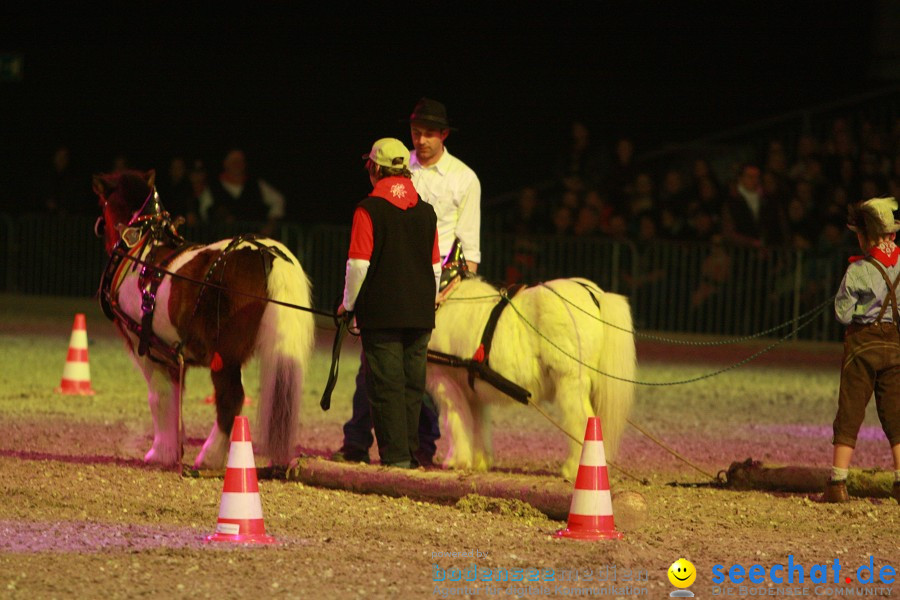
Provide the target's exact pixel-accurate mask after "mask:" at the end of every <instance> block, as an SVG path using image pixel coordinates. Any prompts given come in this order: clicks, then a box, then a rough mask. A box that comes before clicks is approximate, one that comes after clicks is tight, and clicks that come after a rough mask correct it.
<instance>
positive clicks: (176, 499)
mask: <svg viewBox="0 0 900 600" xmlns="http://www.w3.org/2000/svg"><path fill="white" fill-rule="evenodd" d="M74 312H86V313H87V315H88V332H89V337H90V338H91V345H90V357H91V369H92V378H93V387H94V389H95V390H96V391H97V394H96V395H95V396H94V397H91V398H75V397H60V396H56V395H55V394H54V393H53V388H54V387H55V386H56V385H57V384H58V383H59V382H58V379H59V376H60V374H61V370H62V366H63V362H64V360H65V354H66V345H67V342H68V334H69V329H70V327H71V321H72V315H73V314H74ZM318 333H319V334H320V351H319V352H317V355H316V359H315V361H314V364H313V368H312V369H311V373H310V375H309V376H308V382H309V385H308V389H307V390H306V398H305V407H304V411H303V433H302V437H301V444H302V451H303V452H305V453H307V454H312V455H327V454H328V453H329V452H330V451H331V450H333V449H335V448H336V447H337V446H338V444H339V441H340V435H341V434H340V425H341V423H342V422H343V421H344V420H345V419H346V418H347V416H348V415H349V410H350V394H351V393H352V378H353V375H354V374H355V366H356V365H355V361H356V360H357V359H356V358H355V357H356V356H358V346H354V345H350V346H348V347H347V348H346V351H345V354H344V362H343V364H342V376H341V381H340V383H339V385H338V388H337V391H336V393H335V403H334V406H333V408H332V410H331V411H330V412H328V413H322V412H321V411H320V410H319V409H318V405H317V399H318V395H319V394H320V393H321V389H322V386H323V384H324V380H325V374H326V368H327V352H326V351H327V349H328V346H329V345H330V342H331V332H330V331H328V330H324V329H322V330H319V332H318ZM0 342H2V343H0V365H2V367H0V597H4V598H5V597H9V598H99V597H110V598H133V597H147V598H172V597H190V598H206V597H209V598H218V599H221V598H243V597H270V596H274V597H284V598H301V597H304V598H309V597H316V598H420V597H433V596H435V595H441V594H445V595H446V594H448V593H452V591H453V590H459V589H461V586H464V585H467V584H465V582H457V583H450V582H447V581H445V582H442V583H441V582H435V581H434V572H435V571H434V565H435V564H437V565H438V566H439V567H440V568H441V569H444V570H448V569H452V568H453V567H459V568H465V567H468V566H470V565H471V564H473V563H474V564H476V565H477V566H478V568H479V569H483V568H491V569H497V568H501V569H516V568H529V567H535V568H540V569H550V568H552V569H555V572H556V573H562V571H564V570H565V571H569V572H571V571H573V570H576V569H577V570H579V572H580V573H581V576H582V577H583V575H584V574H585V573H586V571H587V570H590V571H591V572H592V573H593V575H592V577H593V580H592V581H590V582H586V581H581V582H566V583H565V585H566V586H568V587H569V591H570V592H571V590H572V588H573V587H580V588H584V589H587V588H589V587H596V588H602V589H606V590H609V592H608V593H607V596H606V597H610V598H615V597H622V598H625V597H631V596H632V595H634V594H631V593H628V592H629V590H628V589H627V588H628V586H630V587H631V590H630V591H631V592H634V591H635V589H644V590H646V592H645V594H644V596H645V597H651V598H663V597H668V593H669V592H670V591H671V590H672V589H673V588H672V586H671V585H670V583H669V581H668V579H667V578H666V570H667V568H668V566H669V565H670V564H671V563H672V562H673V561H675V560H676V559H677V558H679V557H685V558H687V559H689V560H690V561H691V562H692V563H693V564H694V565H695V567H696V569H697V571H698V578H697V582H696V583H695V584H694V585H693V586H692V589H693V591H694V592H695V593H696V594H697V596H698V597H709V596H710V595H711V591H712V590H711V585H712V581H711V577H712V567H713V565H715V564H723V565H725V566H726V568H727V567H728V566H730V565H731V564H733V563H741V564H743V565H747V566H749V565H750V564H753V563H756V564H761V565H763V566H766V567H768V566H771V565H773V564H776V563H785V562H786V561H787V560H788V556H789V555H793V560H794V562H798V563H802V564H805V565H808V566H811V565H812V564H814V563H826V562H827V563H829V564H832V563H833V562H834V560H835V559H839V560H840V562H841V563H842V564H843V565H845V566H850V567H852V568H853V569H855V568H856V567H857V566H859V565H862V564H863V563H866V562H867V561H868V559H869V556H870V555H873V556H874V558H873V560H874V562H875V564H876V565H878V566H881V565H885V564H892V565H893V566H894V567H895V568H896V567H900V550H898V545H897V539H898V534H900V506H898V505H897V504H896V503H894V502H893V501H890V500H887V499H884V500H883V499H855V500H854V501H853V502H851V503H850V504H847V505H840V506H839V505H828V504H823V503H821V502H820V501H819V497H818V494H814V493H811V494H770V493H763V492H734V491H725V490H719V489H715V488H713V487H710V486H708V485H705V484H707V483H708V479H707V477H706V476H704V475H702V474H701V473H700V472H698V471H697V470H695V469H693V468H692V467H690V466H687V465H685V464H684V463H682V462H680V461H678V460H677V459H675V458H674V457H672V456H671V455H670V454H669V453H667V452H666V451H664V450H663V449H661V448H660V447H659V446H658V445H656V444H655V443H653V442H652V441H650V440H649V439H647V438H646V437H644V436H643V435H641V434H639V433H638V432H637V431H635V430H634V429H629V430H628V431H627V432H626V435H625V438H624V441H623V443H622V446H621V448H620V449H619V455H618V457H617V464H619V465H620V466H621V467H622V468H624V469H626V470H628V471H629V472H631V473H634V474H636V475H638V476H640V477H645V478H647V479H649V485H643V484H641V483H638V482H635V481H633V480H631V479H628V478H627V477H624V476H622V475H620V474H617V473H616V472H615V471H614V472H613V475H612V482H611V486H612V492H613V494H614V496H616V502H615V503H614V512H615V517H616V520H617V526H618V528H619V530H620V531H622V532H624V533H625V537H624V539H623V540H620V541H603V542H576V541H569V540H562V539H558V538H556V537H555V536H554V533H555V532H556V531H557V530H559V529H560V528H562V527H564V526H565V523H564V522H557V521H551V520H549V519H547V518H546V517H544V516H542V515H540V514H536V513H535V512H534V511H531V510H529V508H528V507H527V505H523V504H521V503H519V502H518V501H517V500H516V499H509V500H508V501H506V502H501V503H490V502H484V501H481V502H479V501H477V499H476V501H470V502H464V503H460V504H459V505H455V506H453V505H450V506H442V505H436V504H429V503H423V502H418V501H415V500H411V499H406V498H400V499H396V498H388V497H384V496H366V495H357V494H351V493H348V492H339V491H331V490H324V489H317V488H312V487H308V486H304V485H301V484H298V483H284V482H278V481H263V482H261V484H260V497H261V499H262V504H263V511H264V515H265V521H266V526H267V530H268V533H270V534H272V535H274V536H275V537H276V538H277V539H278V540H279V544H278V545H277V546H275V547H266V548H243V547H235V546H230V545H208V544H206V543H205V542H204V541H203V538H204V536H206V535H208V534H210V533H212V532H213V530H214V529H215V524H216V518H217V514H218V507H219V501H220V498H221V491H222V481H221V480H215V479H185V478H182V477H181V476H180V475H179V474H177V473H173V472H165V471H160V470H154V469H149V468H146V467H144V466H143V465H142V464H141V460H140V459H141V457H142V456H143V453H144V452H145V451H146V450H147V448H148V447H149V443H150V434H149V432H150V421H149V414H148V410H147V407H146V401H145V399H144V394H145V389H144V384H143V381H142V379H141V378H140V376H139V375H138V374H137V373H136V371H134V369H133V368H132V367H131V366H130V364H129V363H128V361H127V359H126V358H125V354H124V351H123V350H122V347H121V344H120V342H119V341H118V340H117V339H116V338H115V334H114V332H113V331H112V329H111V327H110V326H109V325H108V324H107V323H106V322H105V321H104V320H103V319H102V317H101V316H100V315H99V313H98V311H97V310H96V309H95V308H94V305H93V303H91V302H90V301H73V300H63V299H40V298H21V297H15V296H0ZM763 345H765V344H763ZM758 347H760V346H759V345H758V344H746V343H745V344H741V345H736V346H728V347H715V348H705V349H702V350H701V349H696V348H694V347H688V348H687V349H685V347H674V348H673V347H671V346H661V345H649V344H639V358H640V368H639V377H640V378H641V380H642V381H647V382H664V381H674V380H680V379H687V378H692V377H695V376H697V375H701V374H704V373H708V372H711V371H715V370H717V369H720V368H722V367H724V366H727V365H729V364H732V363H733V362H736V361H737V360H740V359H741V358H743V357H745V356H747V355H749V354H752V352H754V351H755V350H756V349H757V348H758ZM839 362H840V347H839V346H838V345H835V344H792V345H789V346H786V347H784V348H779V349H778V350H777V351H776V352H773V353H771V354H770V355H767V356H766V357H765V359H763V360H760V361H757V362H755V363H753V366H748V367H742V368H739V369H736V370H734V371H729V372H728V373H726V374H723V375H720V376H717V377H713V378H710V379H706V380H703V381H702V382H699V383H695V384H687V385H681V386H641V387H639V390H638V399H637V403H636V405H635V407H634V410H633V413H632V419H633V420H634V421H635V422H636V423H638V424H639V425H640V426H641V427H643V428H645V429H647V430H648V431H650V432H651V433H653V434H654V435H655V436H657V437H658V438H660V439H661V440H662V441H663V442H664V443H665V444H667V445H669V446H671V447H672V448H673V449H675V450H677V451H678V452H679V453H681V454H682V455H684V456H685V457H687V458H689V459H690V460H691V461H692V462H694V463H695V465H696V466H697V467H698V468H699V469H701V470H703V471H706V472H708V473H716V472H718V471H719V470H721V469H727V468H728V466H729V465H730V464H731V463H732V462H734V461H743V460H744V459H746V458H754V459H757V460H762V461H763V462H764V463H765V464H767V465H772V466H777V465H786V464H792V465H809V466H826V465H827V464H828V462H829V459H830V422H831V419H832V418H833V411H834V395H835V393H836V390H837V382H838V365H839ZM254 379H255V371H254V369H253V368H252V367H251V369H250V371H249V372H248V375H247V381H248V387H249V388H250V391H251V394H252V393H254V388H253V386H254V384H253V383H251V382H252V381H253V380H254ZM188 386H189V390H188V395H187V397H186V401H185V413H184V414H185V425H186V428H187V433H188V436H189V438H190V444H189V446H188V448H187V456H186V460H192V459H193V457H194V456H195V455H196V453H197V452H198V451H199V444H200V443H201V442H202V439H203V438H204V437H205V435H206V433H207V431H208V428H209V427H210V425H211V422H212V418H213V409H212V407H210V406H209V405H206V404H204V402H203V398H204V397H205V396H206V394H207V393H208V392H209V383H208V379H207V377H206V376H205V375H204V374H202V373H200V372H195V373H193V374H192V375H191V376H190V378H189V380H188ZM252 408H253V407H252V406H251V409H252ZM551 412H552V409H551ZM250 414H251V417H252V410H251V411H250ZM495 445H496V454H497V461H498V465H497V466H498V468H500V469H502V470H504V471H508V472H514V473H525V474H532V475H533V474H539V475H542V476H544V477H546V478H547V481H551V480H553V479H555V478H556V477H558V476H557V469H558V467H559V464H560V461H561V459H562V457H563V456H564V454H565V438H564V437H563V436H562V434H561V433H559V432H558V431H557V430H556V429H555V428H554V427H553V426H552V425H550V424H549V423H547V422H546V421H545V420H544V419H543V417H541V416H540V415H539V414H537V413H536V412H535V411H533V410H531V409H526V408H523V407H520V406H518V405H510V406H509V407H506V408H504V409H502V410H501V411H499V412H498V414H497V417H496V437H495ZM445 449H446V446H445V441H443V440H442V441H441V443H440V447H439V453H440V452H443V451H444V450H445ZM888 458H889V457H888V450H887V443H886V442H885V440H884V437H883V434H882V433H881V431H880V427H879V425H878V423H877V419H876V418H875V417H874V411H870V414H869V416H868V418H867V420H866V423H865V426H864V429H863V431H862V434H861V436H860V443H859V448H858V451H857V455H856V457H855V460H854V464H855V465H856V466H860V467H870V468H881V469H886V468H889V466H890V463H889V460H888ZM257 460H258V464H259V465H260V466H261V465H262V464H264V459H263V458H261V457H257ZM371 468H373V469H374V468H376V467H371ZM691 484H699V485H691ZM625 492H633V493H630V494H626V493H625ZM636 494H639V498H643V501H644V504H643V507H642V506H641V505H640V503H635V502H634V500H635V498H637V497H638V496H636ZM629 497H630V500H631V502H630V503H629V502H626V501H625V499H626V498H629ZM469 550H471V551H472V552H473V554H474V553H475V551H478V552H479V553H481V554H482V555H485V556H482V557H477V556H476V557H472V558H469V557H447V556H442V555H440V554H439V553H446V552H450V551H457V552H459V551H469ZM614 565H615V566H616V567H617V571H616V573H617V575H616V577H617V578H618V579H617V581H616V582H612V581H609V580H607V581H605V582H600V581H597V579H598V577H599V576H600V575H601V574H602V573H604V572H605V573H606V574H607V579H609V577H610V575H609V574H610V573H611V570H610V569H611V568H612V566H614ZM627 569H630V570H631V572H632V574H633V576H638V575H639V576H640V577H642V578H643V579H645V580H644V581H640V582H635V581H625V580H624V579H623V578H624V574H625V573H626V570H627ZM560 583H562V582H560V581H558V580H557V581H556V582H554V583H552V584H548V583H543V584H540V585H541V586H549V589H550V590H551V591H553V594H549V593H547V592H544V593H543V595H545V596H546V595H554V594H556V595H561V593H562V591H561V588H558V587H556V586H557V585H559V584H560ZM468 585H469V586H470V587H469V588H468V589H469V590H470V591H471V590H477V593H478V594H479V595H487V594H488V592H490V591H491V590H492V589H493V590H495V591H496V590H497V589H498V588H499V589H500V590H501V591H503V592H506V591H509V592H515V591H516V590H515V589H507V587H506V586H508V585H510V584H509V583H505V584H503V585H502V586H501V585H500V584H492V585H493V587H492V586H491V585H488V584H481V585H479V586H478V587H477V588H476V587H471V586H472V584H468ZM517 585H519V586H521V584H517ZM532 585H533V586H534V585H535V584H532ZM767 585H769V586H770V587H771V585H773V584H771V582H769V583H768V584H762V585H761V586H756V587H761V588H766V586H767ZM436 586H437V587H436ZM775 587H776V588H777V587H778V586H777V585H776V586H775ZM870 587H872V586H870ZM763 591H765V590H763ZM810 593H812V592H810ZM526 597H527V596H526Z"/></svg>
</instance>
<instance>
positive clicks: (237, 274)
mask: <svg viewBox="0 0 900 600" xmlns="http://www.w3.org/2000/svg"><path fill="white" fill-rule="evenodd" d="M93 187H94V192H95V193H96V194H97V196H98V197H99V202H100V207H101V208H102V211H103V219H104V221H105V226H104V234H103V235H104V238H105V245H106V250H107V252H108V253H109V254H110V256H111V263H110V264H111V266H110V268H108V269H107V274H105V275H104V283H103V284H101V290H100V293H101V297H103V296H104V289H103V288H104V287H105V288H106V294H105V297H106V299H107V303H108V306H105V307H104V310H105V311H107V314H108V316H110V318H112V319H113V321H114V322H115V323H116V325H117V327H118V329H119V330H120V331H121V332H122V335H123V336H124V337H125V339H126V342H127V343H126V346H127V348H128V349H129V351H130V352H131V354H132V357H133V358H134V362H135V364H136V365H137V367H138V368H139V369H140V370H141V372H142V373H143V375H144V378H145V379H146V380H147V386H148V401H149V404H150V412H151V413H152V415H153V427H154V433H153V446H152V447H151V448H150V450H149V451H148V452H147V454H146V455H145V456H144V461H145V462H147V463H149V464H156V465H160V466H165V467H174V466H177V465H179V464H180V462H181V459H182V457H183V454H184V448H183V446H184V425H183V423H182V420H181V406H180V399H181V391H182V390H181V389H180V386H181V383H180V378H179V374H180V369H179V368H178V366H177V362H175V363H173V361H172V360H165V358H166V350H167V348H166V346H168V349H169V350H170V352H169V354H170V358H171V354H172V352H171V350H172V349H180V351H181V352H182V353H183V357H184V362H185V364H186V365H191V366H203V367H206V368H210V371H211V375H212V382H213V385H214V386H215V402H216V422H215V424H214V425H213V426H212V431H211V432H210V434H209V437H208V438H207V439H206V442H205V443H204V444H203V448H202V450H201V451H200V453H199V455H198V456H197V459H196V461H195V463H194V466H195V467H196V468H198V469H201V468H202V469H221V468H223V467H224V466H225V457H226V454H227V452H228V445H229V438H230V434H231V429H232V425H233V424H234V418H235V416H236V415H238V414H240V412H241V407H242V404H243V399H244V389H243V384H242V380H241V367H242V366H243V365H244V364H245V363H246V362H247V361H248V360H249V359H250V358H251V356H253V355H254V354H256V355H258V356H259V360H260V396H261V397H260V401H259V405H258V406H259V415H258V421H257V426H258V430H259V431H258V433H257V434H256V435H255V436H254V442H255V447H256V449H257V452H258V453H259V454H262V455H264V456H268V458H269V459H270V461H271V463H272V464H274V465H287V464H288V463H289V462H290V460H291V459H292V458H294V451H295V447H296V442H297V433H298V427H299V416H300V399H301V395H302V385H303V374H304V372H305V371H306V368H307V365H308V361H309V357H310V353H311V350H312V345H313V337H314V325H313V317H312V314H311V313H310V312H308V311H300V310H295V309H291V308H288V307H284V306H279V305H277V304H274V303H270V302H266V301H265V299H275V300H279V301H282V302H286V303H291V304H296V305H299V306H304V307H309V306H310V283H309V280H308V278H307V276H306V273H305V272H304V271H303V268H302V267H301V266H300V263H299V261H298V260H297V258H296V257H294V255H293V254H291V252H290V251H289V250H288V249H287V248H286V247H285V246H283V245H282V244H280V243H279V242H277V241H275V240H272V239H268V238H256V239H255V241H253V238H248V239H249V240H250V241H241V242H240V243H237V244H233V243H232V240H231V239H226V240H222V241H219V242H216V243H214V244H210V245H206V246H204V245H189V244H186V243H183V240H181V242H182V243H181V244H176V243H174V242H173V241H172V240H175V241H176V242H177V241H178V236H177V234H176V233H175V228H174V226H173V225H171V224H169V223H168V220H167V219H168V214H167V213H165V212H164V210H161V205H159V204H158V198H157V197H156V196H155V190H154V172H153V171H149V172H146V173H144V172H138V171H125V172H122V173H115V174H103V175H96V176H95V177H94V180H93ZM154 198H155V199H156V201H157V202H156V206H157V210H156V211H155V212H154V211H152V210H151V211H147V210H146V206H147V203H148V202H149V201H151V200H153V199H154ZM154 219H157V220H159V219H165V220H164V221H162V224H161V226H162V227H167V228H168V231H169V232H170V233H171V234H172V235H170V236H169V238H168V239H169V241H168V242H167V241H166V240H162V241H159V240H158V239H157V240H156V241H154V240H150V241H149V242H148V241H147V240H148V238H147V236H148V235H151V231H150V229H152V226H154ZM155 226H157V233H158V232H159V226H160V223H158V222H157V223H155ZM139 237H140V241H138V238H139ZM156 237H157V238H159V236H158V235H157V236H156ZM236 239H237V238H236ZM123 252H127V253H129V255H130V256H133V257H134V258H136V259H138V260H141V261H146V262H152V263H153V264H158V265H164V266H163V268H164V269H165V270H166V271H168V272H171V273H176V274H177V275H178V276H183V277H185V278H187V279H181V278H180V277H172V276H170V275H168V274H163V276H162V279H161V282H159V285H158V289H156V290H155V300H156V302H155V309H154V310H153V311H152V313H151V314H152V316H151V317H147V318H152V335H153V336H154V341H155V342H156V347H155V348H154V346H153V345H152V344H151V347H150V351H149V352H146V353H144V355H143V356H140V355H139V351H138V349H139V344H140V341H141V337H142V336H141V334H140V333H139V332H140V328H138V330H137V331H136V330H135V329H136V328H135V324H136V323H137V324H140V323H141V321H142V318H143V317H144V312H147V311H144V310H142V301H143V300H144V296H145V291H144V290H145V289H146V287H147V284H146V278H145V277H144V276H142V275H141V271H142V266H141V265H140V264H136V263H135V261H133V260H129V259H127V258H124V259H121V263H119V264H118V266H117V267H116V263H115V262H114V261H115V260H116V259H117V257H119V256H120V255H121V253H123ZM190 280H194V281H208V282H210V283H212V284H214V285H215V286H217V287H216V288H213V287H209V286H203V285H199V284H197V283H194V281H190ZM141 285H143V286H144V288H141ZM221 288H224V290H223V289H221ZM176 356H177V354H176Z"/></svg>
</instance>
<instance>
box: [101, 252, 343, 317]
mask: <svg viewBox="0 0 900 600" xmlns="http://www.w3.org/2000/svg"><path fill="white" fill-rule="evenodd" d="M113 255H116V256H118V257H120V258H127V259H128V260H130V261H132V262H134V263H136V264H139V265H143V266H145V267H151V268H154V269H158V270H159V272H160V273H162V274H163V275H168V276H169V277H171V278H173V279H180V280H181V281H187V282H190V283H193V284H196V285H199V286H203V287H209V288H213V289H215V290H221V291H223V292H228V293H230V294H235V295H238V296H244V297H245V298H252V299H253V300H259V301H260V302H268V303H270V304H277V305H279V306H284V307H287V308H293V309H295V310H302V311H306V312H310V313H313V314H315V315H321V316H323V317H328V318H334V313H330V312H326V311H324V310H319V309H316V308H312V307H309V306H300V305H299V304H291V303H290V302H284V301H282V300H273V299H272V298H266V297H264V296H257V295H256V294H250V293H247V292H241V291H238V290H233V289H231V288H229V287H226V286H224V285H219V284H217V283H213V282H211V281H201V280H199V279H194V278H192V277H187V276H186V275H180V274H178V273H176V272H174V271H168V270H166V269H163V268H160V267H157V265H154V264H152V263H149V262H147V261H145V260H141V259H140V258H135V257H133V256H130V255H128V254H126V253H124V252H121V251H116V250H113Z"/></svg>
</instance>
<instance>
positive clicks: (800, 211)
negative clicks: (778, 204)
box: [787, 197, 819, 250]
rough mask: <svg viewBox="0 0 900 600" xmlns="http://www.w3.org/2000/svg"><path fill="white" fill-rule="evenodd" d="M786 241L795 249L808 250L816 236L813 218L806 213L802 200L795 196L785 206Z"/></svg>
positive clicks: (817, 232) (816, 231) (817, 233)
mask: <svg viewBox="0 0 900 600" xmlns="http://www.w3.org/2000/svg"><path fill="white" fill-rule="evenodd" d="M787 227H788V236H789V237H788V240H787V241H788V243H789V245H790V246H791V247H793V248H794V249H795V250H808V249H809V248H811V247H812V246H813V244H814V243H815V241H816V239H817V238H818V235H819V231H818V227H817V226H816V223H815V220H814V219H811V218H810V217H809V215H808V214H807V209H806V207H805V206H804V204H803V202H802V201H801V200H800V199H799V198H797V197H795V198H793V199H792V200H791V201H790V202H789V203H788V207H787Z"/></svg>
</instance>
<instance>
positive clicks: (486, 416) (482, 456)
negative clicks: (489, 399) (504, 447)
mask: <svg viewBox="0 0 900 600" xmlns="http://www.w3.org/2000/svg"><path fill="white" fill-rule="evenodd" d="M470 409H471V411H472V424H473V431H472V439H473V442H474V449H473V454H472V468H473V469H474V470H476V471H487V470H489V469H490V468H491V467H492V466H494V443H493V440H492V439H491V435H492V433H493V431H492V427H491V407H490V405H488V404H484V403H482V402H479V401H477V400H476V401H475V402H473V403H472V404H471V405H470Z"/></svg>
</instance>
